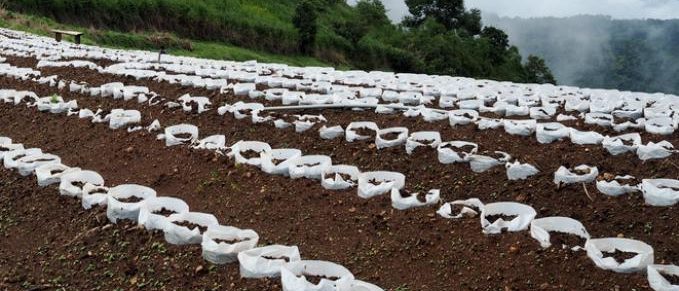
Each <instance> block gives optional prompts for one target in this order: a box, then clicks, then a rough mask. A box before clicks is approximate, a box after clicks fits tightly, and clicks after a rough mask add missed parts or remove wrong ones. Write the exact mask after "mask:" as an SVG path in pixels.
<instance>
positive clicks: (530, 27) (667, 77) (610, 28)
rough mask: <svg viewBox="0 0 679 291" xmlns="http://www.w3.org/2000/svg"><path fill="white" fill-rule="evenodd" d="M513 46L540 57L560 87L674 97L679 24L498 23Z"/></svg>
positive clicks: (600, 20)
mask: <svg viewBox="0 0 679 291" xmlns="http://www.w3.org/2000/svg"><path fill="white" fill-rule="evenodd" d="M484 21H485V22H486V23H490V24H493V25H495V26H497V27H500V28H502V29H503V30H504V31H507V32H508V34H509V36H510V40H511V42H512V44H514V45H517V46H519V47H520V48H521V50H522V51H524V52H526V53H530V54H536V55H540V56H542V57H544V58H545V60H546V62H547V64H548V65H549V66H550V67H551V68H553V70H554V74H555V75H556V77H557V78H558V79H559V81H560V82H561V83H564V84H568V85H575V86H581V87H592V88H612V89H620V90H631V91H642V92H666V93H674V94H679V82H677V76H679V20H615V19H611V18H610V17H605V16H576V17H570V18H532V19H519V18H498V17H496V16H485V17H484Z"/></svg>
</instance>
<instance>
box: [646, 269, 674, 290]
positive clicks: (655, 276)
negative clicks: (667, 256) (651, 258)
mask: <svg viewBox="0 0 679 291" xmlns="http://www.w3.org/2000/svg"><path fill="white" fill-rule="evenodd" d="M646 274H647V276H648V284H649V285H650V286H651V288H652V289H653V290H655V291H679V285H672V283H670V281H668V280H667V279H666V278H665V277H664V276H663V274H667V275H674V276H679V266H675V265H648V267H647V269H646Z"/></svg>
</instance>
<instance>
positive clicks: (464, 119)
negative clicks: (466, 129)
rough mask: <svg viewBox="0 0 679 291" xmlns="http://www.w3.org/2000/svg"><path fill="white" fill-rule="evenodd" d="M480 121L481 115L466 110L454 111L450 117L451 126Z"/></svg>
mask: <svg viewBox="0 0 679 291" xmlns="http://www.w3.org/2000/svg"><path fill="white" fill-rule="evenodd" d="M478 119H479V113H478V112H477V111H475V110H466V109H459V110H452V111H450V113H449V117H448V121H449V122H450V125H451V126H457V125H467V124H471V123H474V122H476V121H477V120H478Z"/></svg>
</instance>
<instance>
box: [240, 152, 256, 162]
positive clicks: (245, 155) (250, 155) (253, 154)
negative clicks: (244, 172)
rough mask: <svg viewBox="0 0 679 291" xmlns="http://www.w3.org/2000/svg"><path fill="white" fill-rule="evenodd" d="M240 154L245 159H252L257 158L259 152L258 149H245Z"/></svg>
mask: <svg viewBox="0 0 679 291" xmlns="http://www.w3.org/2000/svg"><path fill="white" fill-rule="evenodd" d="M240 155H241V156H243V158H246V159H248V160H249V159H252V158H259V157H260V155H261V153H260V152H258V151H254V150H247V151H244V152H240Z"/></svg>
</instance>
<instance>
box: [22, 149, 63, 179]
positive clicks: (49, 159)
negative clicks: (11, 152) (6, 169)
mask: <svg viewBox="0 0 679 291" xmlns="http://www.w3.org/2000/svg"><path fill="white" fill-rule="evenodd" d="M50 164H61V158H59V157H58V156H56V155H53V154H39V155H31V156H25V157H23V158H20V159H18V160H17V170H19V174H21V175H22V176H28V175H30V174H32V173H33V172H34V171H35V169H36V168H37V167H40V166H43V165H50Z"/></svg>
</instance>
